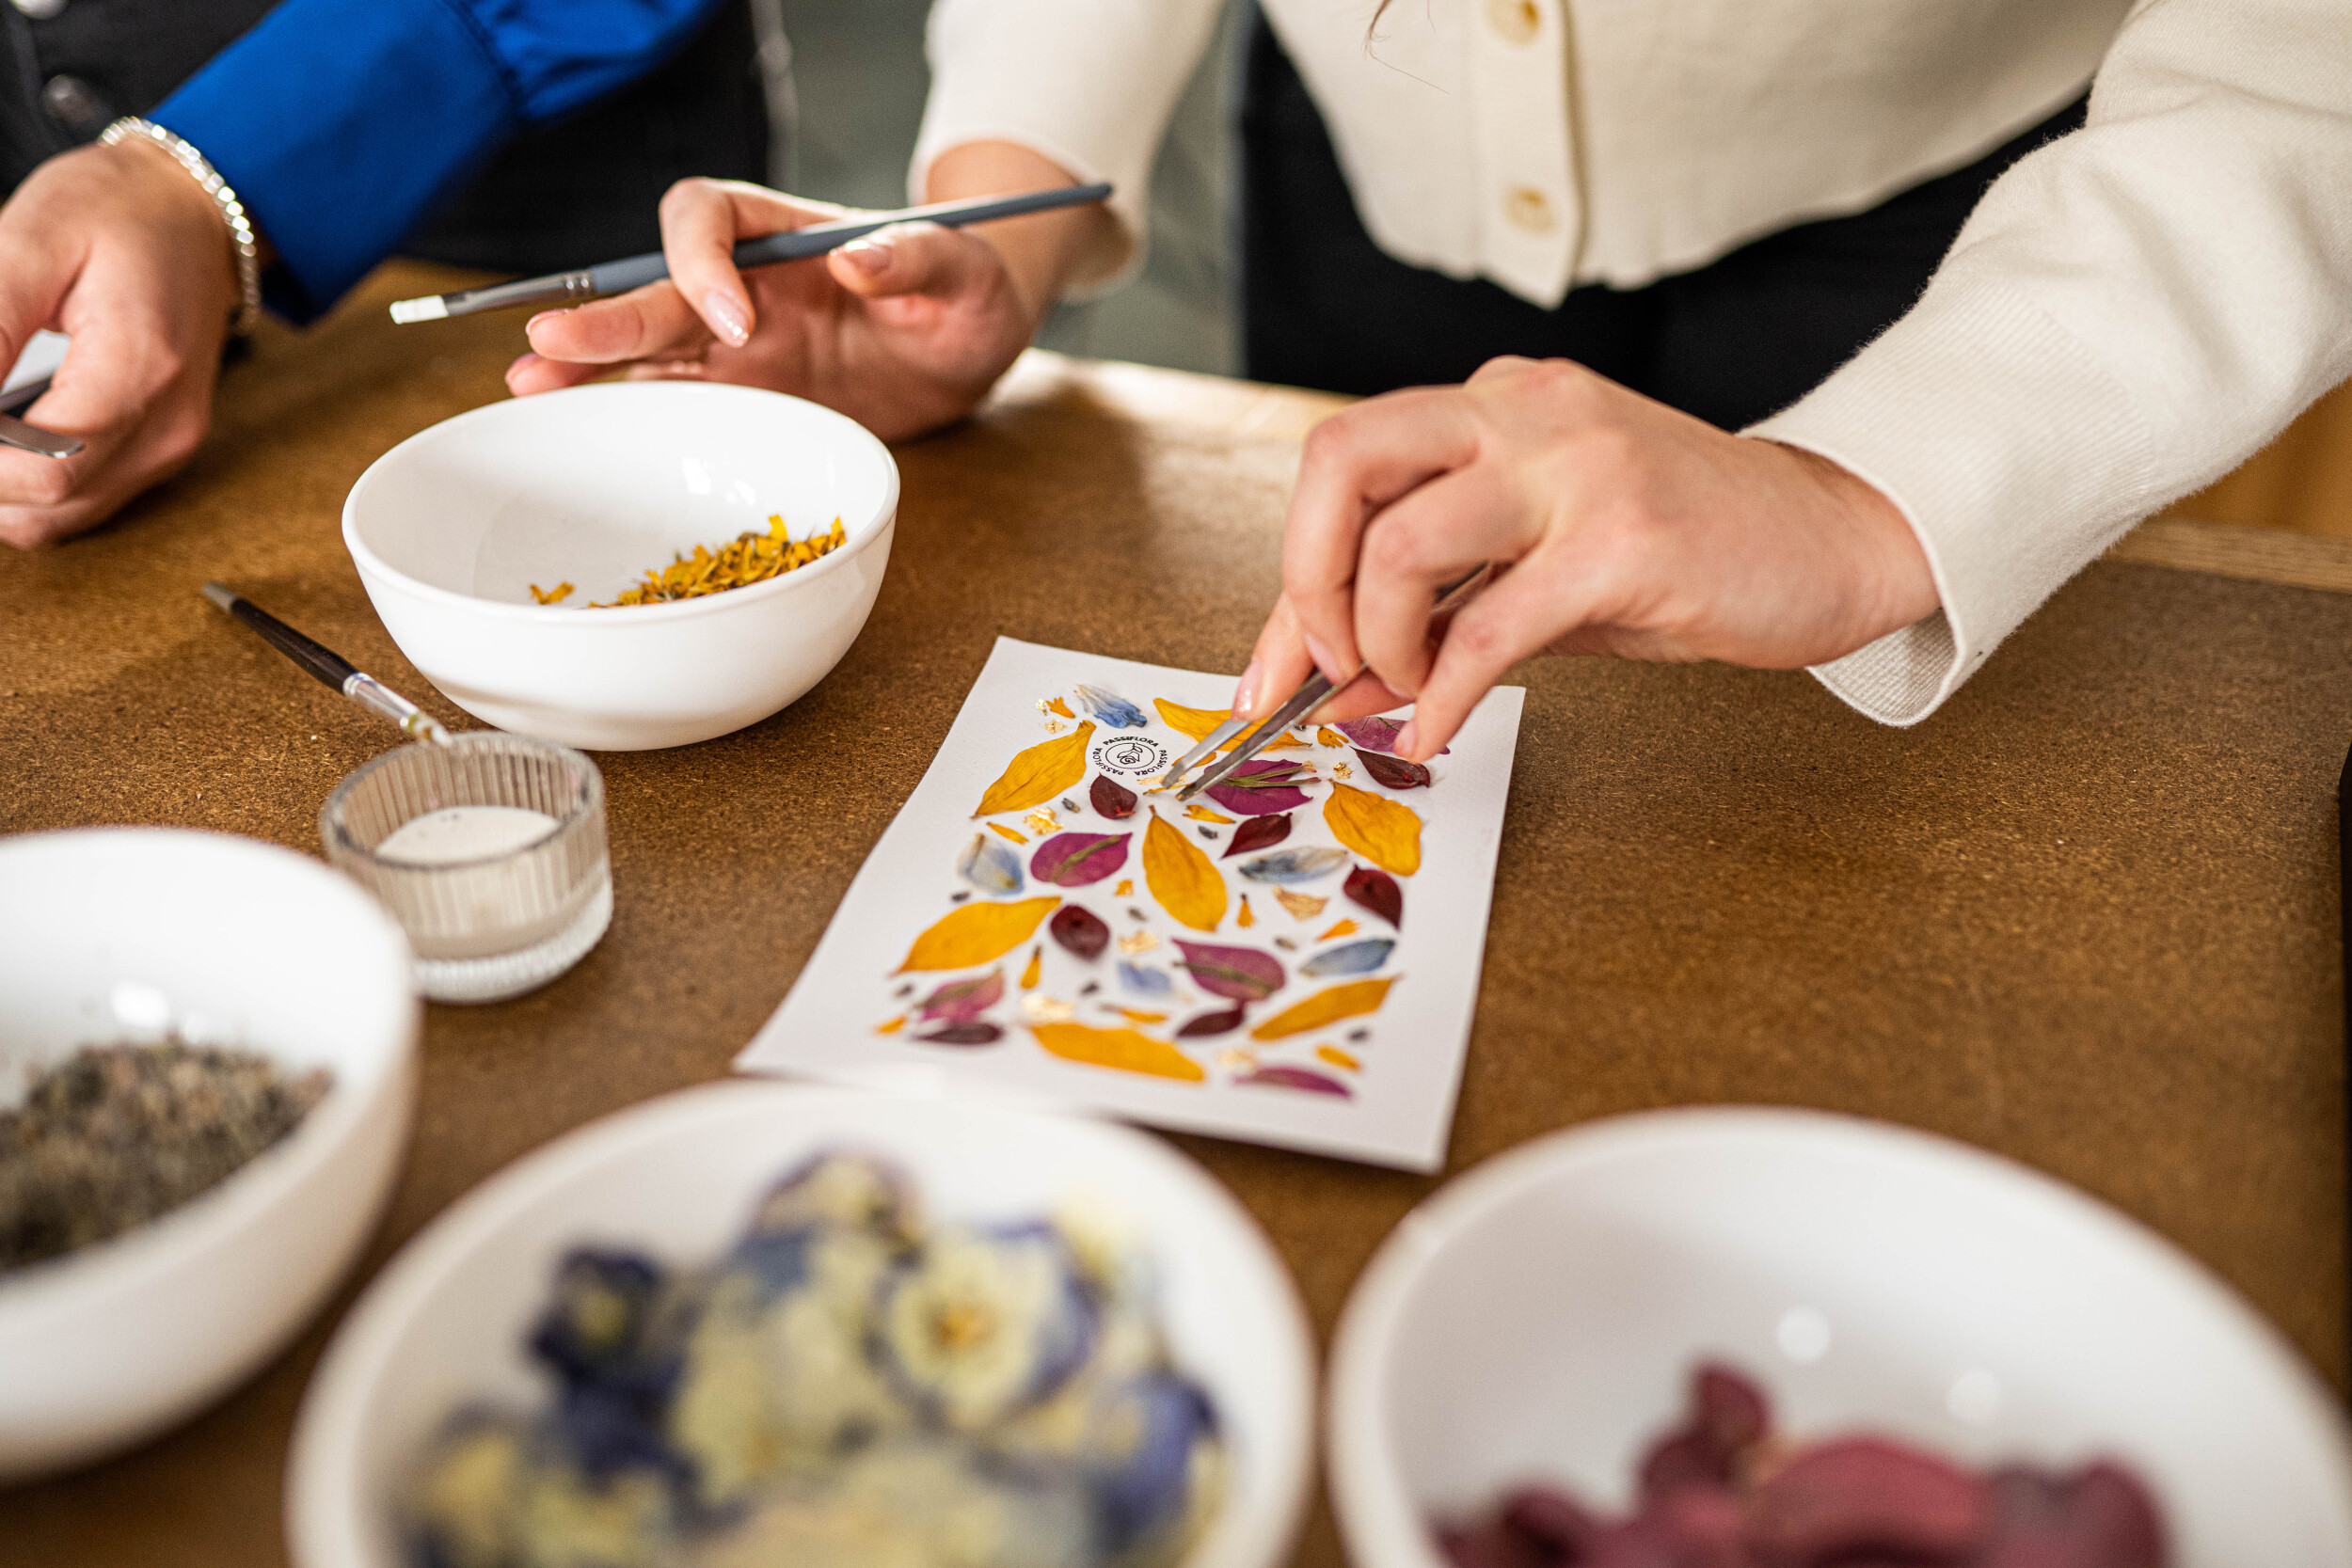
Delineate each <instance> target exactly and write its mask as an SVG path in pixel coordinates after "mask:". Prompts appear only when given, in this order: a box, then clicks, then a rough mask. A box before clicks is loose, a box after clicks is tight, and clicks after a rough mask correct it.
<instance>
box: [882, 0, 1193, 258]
mask: <svg viewBox="0 0 2352 1568" xmlns="http://www.w3.org/2000/svg"><path fill="white" fill-rule="evenodd" d="M1223 8H1224V6H1223V0H938V3H937V4H936V5H934V6H933V7H932V8H931V15H930V32H929V52H930V63H931V91H930V102H929V103H927V104H926V105H925V107H924V111H923V129H922V132H921V134H920V135H918V136H917V137H916V138H915V144H914V166H913V167H912V168H911V169H910V170H909V171H908V176H907V181H908V185H909V187H910V189H911V191H912V194H913V197H914V200H916V201H924V200H928V199H930V198H929V197H928V196H927V195H926V187H927V184H928V182H929V179H930V166H931V164H932V162H933V161H934V160H935V159H937V158H938V156H939V155H940V154H941V153H942V152H945V151H946V150H948V149H949V148H952V147H961V146H963V145H965V144H967V143H971V142H977V141H1004V142H1011V143H1014V144H1016V145H1018V146H1022V147H1026V148H1028V149H1029V150H1032V151H1035V152H1038V153H1041V154H1042V155H1043V156H1045V157H1047V158H1050V159H1052V160H1053V161H1054V162H1056V163H1057V164H1059V165H1060V166H1062V167H1064V168H1066V169H1068V170H1069V171H1070V172H1071V173H1072V174H1073V175H1074V176H1075V177H1077V178H1078V179H1080V180H1083V181H1091V180H1108V181H1109V182H1111V183H1112V184H1113V185H1114V186H1115V187H1116V190H1115V191H1114V192H1113V194H1112V197H1111V200H1110V209H1111V213H1112V215H1113V216H1115V217H1117V218H1118V219H1119V224H1120V237H1119V240H1118V242H1117V243H1116V244H1115V245H1113V246H1112V247H1110V248H1109V249H1106V250H1105V251H1104V252H1103V253H1101V254H1099V255H1096V256H1091V257H1088V258H1085V259H1084V261H1082V263H1081V265H1080V267H1079V270H1078V273H1077V275H1076V277H1074V279H1073V284H1074V286H1075V288H1076V289H1077V291H1078V292H1081V293H1084V292H1091V291H1094V290H1099V289H1101V288H1103V287H1104V286H1106V285H1107V284H1108V283H1110V282H1112V281H1114V280H1115V277H1114V275H1118V276H1124V275H1125V274H1126V273H1129V272H1132V271H1133V270H1134V269H1135V267H1136V265H1137V264H1138V263H1139V262H1140V261H1141V259H1142V253H1143V239H1144V229H1145V225H1144V213H1145V209H1146V207H1147V205H1148V198H1149V187H1150V184H1151V177H1152V155H1153V154H1154V153H1155V152H1156V151H1157V150H1158V149H1159V145H1160V136H1161V135H1162V133H1163V132H1165V131H1166V130H1167V128H1168V116H1169V114H1171V113H1172V112H1173V111H1174V109H1175V107H1176V100H1177V98H1178V96H1179V95H1181V94H1182V93H1183V91H1184V84H1185V83H1186V82H1187V81H1189V80H1190V79H1191V77H1192V71H1193V67H1194V66H1196V65H1198V64H1199V63H1200V55H1201V53H1202V51H1204V50H1205V49H1206V48H1207V47H1208V41H1209V38H1210V35H1211V34H1212V33H1213V32H1214V31H1215V30H1216V23H1217V17H1218V15H1219V13H1220V12H1221V11H1222V10H1223Z"/></svg>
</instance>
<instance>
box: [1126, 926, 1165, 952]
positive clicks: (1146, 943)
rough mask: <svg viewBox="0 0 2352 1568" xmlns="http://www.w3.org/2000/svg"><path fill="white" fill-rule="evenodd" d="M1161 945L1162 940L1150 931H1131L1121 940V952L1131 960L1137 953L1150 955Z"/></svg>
mask: <svg viewBox="0 0 2352 1568" xmlns="http://www.w3.org/2000/svg"><path fill="white" fill-rule="evenodd" d="M1159 944H1160V939H1159V938H1157V937H1155V936H1153V935H1152V933H1151V932H1149V931H1130V932H1128V933H1127V934H1126V935H1125V936H1123V937H1120V939H1119V950H1120V952H1121V953H1124V954H1126V955H1127V956H1128V957H1129V958H1133V957H1135V956H1136V954H1137V953H1149V952H1150V951H1152V949H1153V948H1154V947H1157V946H1158V945H1159Z"/></svg>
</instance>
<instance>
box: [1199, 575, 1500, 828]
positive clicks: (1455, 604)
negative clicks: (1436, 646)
mask: <svg viewBox="0 0 2352 1568" xmlns="http://www.w3.org/2000/svg"><path fill="white" fill-rule="evenodd" d="M1493 573H1494V565H1493V563H1492V562H1488V563H1487V564H1486V565H1484V566H1481V567H1479V568H1478V569H1477V570H1476V571H1474V572H1472V573H1470V575H1469V576H1468V577H1464V578H1455V579H1454V581H1452V582H1450V583H1448V584H1446V586H1445V587H1444V588H1443V589H1442V590H1440V591H1439V593H1438V602H1437V604H1436V605H1435V606H1433V607H1432V608H1431V610H1430V612H1429V613H1430V614H1431V616H1432V617H1435V616H1438V615H1450V614H1452V613H1453V612H1454V611H1455V610H1459V609H1461V608H1462V607H1463V606H1464V605H1466V604H1468V603H1469V602H1470V599H1471V598H1472V597H1473V596H1474V595H1475V594H1477V593H1478V591H1479V590H1480V589H1481V588H1484V587H1485V586H1486V580H1487V578H1489V577H1491V576H1492V575H1493ZM1363 673H1364V666H1362V665H1360V664H1359V665H1358V666H1356V670H1355V673H1353V674H1351V675H1349V676H1348V677H1347V679H1345V680H1343V681H1337V682H1334V681H1333V680H1332V679H1331V678H1330V677H1329V676H1328V675H1326V674H1325V673H1323V672H1322V671H1320V670H1318V671H1316V672H1315V673H1313V674H1311V675H1310V676H1308V677H1307V679H1306V681H1305V682H1304V683H1303V684H1302V685H1301V686H1300V687H1299V688H1298V689H1297V690H1295V691H1294V692H1292V693H1291V695H1290V700H1289V701H1288V702H1286V703H1284V704H1283V705H1281V706H1280V707H1278V708H1276V709H1275V710H1274V711H1273V713H1271V714H1269V715H1268V716H1267V717H1266V718H1265V720H1264V721H1262V722H1261V723H1260V724H1259V725H1258V726H1257V728H1255V729H1253V730H1251V731H1250V732H1249V734H1248V736H1246V737H1244V739H1243V740H1242V743H1241V744H1240V745H1238V746H1236V747H1234V748H1233V749H1232V751H1230V752H1226V753H1225V755H1223V756H1222V757H1219V758H1218V759H1217V760H1216V762H1214V763H1211V764H1210V765H1209V767H1208V768H1206V769H1205V770H1203V771H1202V773H1201V774H1200V777H1199V778H1196V779H1194V780H1193V781H1192V782H1191V783H1189V784H1184V786H1183V787H1181V788H1179V789H1177V791H1176V799H1178V800H1191V799H1192V798H1193V797H1194V796H1196V795H1198V794H1200V792H1201V791H1202V790H1204V789H1206V788H1208V787H1209V786H1210V785H1212V784H1219V783H1222V782H1223V781H1224V780H1225V778H1226V777H1227V776H1228V775H1230V774H1231V773H1232V771H1233V769H1235V768H1239V767H1240V766H1241V765H1242V764H1243V763H1245V762H1248V761H1251V760H1252V759H1254V758H1255V757H1256V756H1257V754H1258V753H1259V752H1263V751H1264V750H1265V749H1266V748H1267V747H1268V746H1271V745H1273V744H1274V742H1275V741H1276V740H1278V739H1279V738H1280V737H1281V735H1282V732H1283V731H1285V730H1287V729H1289V728H1290V727H1291V726H1292V725H1293V724H1298V723H1304V722H1305V721H1307V720H1309V719H1311V718H1312V717H1313V716H1314V713H1315V710H1316V709H1317V708H1320V707H1321V706H1323V705H1324V704H1325V703H1327V702H1328V701H1330V700H1331V698H1332V696H1333V695H1334V694H1336V693H1338V692H1341V691H1344V690H1346V689H1348V688H1349V687H1351V686H1353V685H1355V684H1356V682H1357V680H1358V678H1359V677H1360V676H1361V675H1362V674H1363ZM1247 723H1248V720H1246V719H1228V720H1227V721H1225V722H1224V723H1222V724H1219V725H1218V726H1217V727H1216V729H1214V730H1211V731H1210V732H1209V737H1208V738H1207V739H1206V740H1203V741H1202V742H1201V743H1200V745H1198V746H1196V747H1194V748H1193V749H1192V750H1191V751H1189V752H1185V753H1184V755H1183V756H1182V757H1180V758H1178V759H1177V763H1176V766H1175V767H1173V768H1169V769H1168V772H1167V773H1166V774H1164V775H1163V776H1162V777H1161V779H1160V784H1159V787H1160V788H1162V789H1167V788H1168V787H1169V786H1170V781H1172V780H1175V779H1180V778H1182V777H1184V774H1185V773H1186V772H1187V771H1188V770H1189V769H1191V768H1194V767H1195V766H1197V765H1198V764H1199V763H1200V759H1201V758H1203V757H1205V756H1207V755H1209V754H1210V753H1211V752H1215V751H1216V749H1217V748H1218V747H1219V746H1222V745H1224V744H1225V743H1226V742H1227V741H1228V740H1231V739H1232V737H1233V735H1234V733H1235V732H1236V731H1238V730H1239V729H1240V728H1241V727H1242V726H1243V725H1244V724H1247Z"/></svg>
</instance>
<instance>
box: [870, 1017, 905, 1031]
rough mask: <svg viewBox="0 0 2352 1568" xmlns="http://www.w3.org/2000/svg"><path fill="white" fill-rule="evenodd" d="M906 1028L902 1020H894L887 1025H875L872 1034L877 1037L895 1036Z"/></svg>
mask: <svg viewBox="0 0 2352 1568" xmlns="http://www.w3.org/2000/svg"><path fill="white" fill-rule="evenodd" d="M906 1026H907V1021H906V1020H905V1019H904V1018H894V1019H892V1020H891V1021H890V1022H887V1023H877V1024H875V1025H874V1033H876V1034H877V1035H895V1034H897V1033H898V1031H899V1030H901V1029H903V1028H905V1027H906Z"/></svg>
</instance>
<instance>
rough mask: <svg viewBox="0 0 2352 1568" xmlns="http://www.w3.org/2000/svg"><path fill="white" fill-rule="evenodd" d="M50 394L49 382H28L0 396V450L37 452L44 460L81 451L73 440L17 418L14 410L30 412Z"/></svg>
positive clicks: (78, 442)
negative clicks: (42, 394)
mask: <svg viewBox="0 0 2352 1568" xmlns="http://www.w3.org/2000/svg"><path fill="white" fill-rule="evenodd" d="M47 390H49V378H48V377H47V376H45V375H44V376H42V377H41V378H40V380H39V381H28V382H26V383H25V384H24V386H22V387H12V388H9V389H8V390H7V391H5V392H0V447H14V448H16V449H17V450H18V451H32V452H39V453H40V455H41V456H43V457H72V455H73V454H74V453H75V452H77V451H81V450H82V443H81V442H80V441H79V440H78V439H76V438H75V437H73V436H60V435H58V434H57V433H56V431H54V430H43V429H41V428H40V426H39V425H37V424H26V423H25V422H24V420H20V419H18V418H17V417H16V415H17V410H19V409H21V408H30V407H31V406H32V405H33V404H36V403H38V402H40V395H41V393H43V392H45V391H47Z"/></svg>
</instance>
